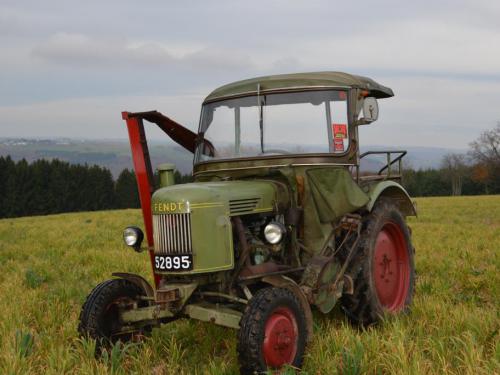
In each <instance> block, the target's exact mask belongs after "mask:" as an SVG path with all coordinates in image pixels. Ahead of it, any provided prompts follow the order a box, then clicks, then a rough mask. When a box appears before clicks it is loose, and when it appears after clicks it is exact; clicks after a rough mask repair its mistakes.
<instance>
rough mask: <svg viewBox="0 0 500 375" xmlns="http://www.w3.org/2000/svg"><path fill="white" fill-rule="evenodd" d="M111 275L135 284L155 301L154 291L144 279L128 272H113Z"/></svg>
mask: <svg viewBox="0 0 500 375" xmlns="http://www.w3.org/2000/svg"><path fill="white" fill-rule="evenodd" d="M111 275H112V276H115V277H119V278H120V279H125V280H128V281H130V282H132V283H134V284H135V285H137V286H138V287H139V288H141V289H142V290H143V291H144V294H146V296H148V297H150V298H153V299H154V297H155V292H154V289H153V287H152V286H151V285H150V284H149V283H148V282H147V280H146V279H145V278H144V277H142V276H139V275H136V274H133V273H127V272H113V273H112V274H111Z"/></svg>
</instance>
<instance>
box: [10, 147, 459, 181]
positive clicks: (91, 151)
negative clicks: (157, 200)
mask: <svg viewBox="0 0 500 375" xmlns="http://www.w3.org/2000/svg"><path fill="white" fill-rule="evenodd" d="M148 144H149V151H150V154H151V160H152V163H153V167H155V166H156V165H158V164H160V163H164V162H169V163H174V164H175V165H176V167H177V169H178V170H179V171H180V172H181V173H184V174H186V173H190V172H191V170H192V154H191V153H190V152H188V151H186V150H184V149H183V148H182V147H181V146H178V145H177V144H175V143H172V142H167V141H164V142H161V141H154V140H153V141H150V142H149V143H148ZM385 149H393V150H394V149H396V148H394V147H384V146H365V147H362V149H361V151H362V152H365V151H367V150H385ZM397 149H406V150H407V151H408V155H407V156H406V157H405V162H406V163H407V165H408V166H410V167H412V168H414V169H420V168H423V169H425V168H438V167H439V165H440V163H441V160H442V158H443V156H444V155H446V154H447V153H451V152H453V153H457V152H458V153H465V152H466V150H455V149H447V148H435V147H406V148H405V147H401V148H397ZM0 155H2V156H6V155H10V156H11V157H12V158H13V159H14V160H20V159H23V158H24V159H26V160H28V161H33V160H36V159H42V158H43V159H55V158H57V159H60V160H64V161H68V162H70V163H74V164H85V163H87V164H97V165H100V166H103V167H107V168H109V169H110V170H111V172H112V173H113V175H114V176H115V177H116V176H117V175H118V174H119V173H120V172H121V171H122V170H123V169H124V168H129V169H131V168H132V159H131V156H130V145H129V143H128V141H127V140H84V139H68V138H54V139H27V138H0ZM368 159H369V160H366V162H365V163H364V167H365V169H370V170H372V169H375V168H377V167H380V166H382V165H385V158H384V157H374V156H370V157H369V158H368Z"/></svg>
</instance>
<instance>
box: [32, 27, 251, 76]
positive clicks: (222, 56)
mask: <svg viewBox="0 0 500 375" xmlns="http://www.w3.org/2000/svg"><path fill="white" fill-rule="evenodd" d="M33 54H34V56H37V57H40V58H42V59H44V60H45V61H48V62H52V63H56V64H63V65H69V66H75V65H76V66H82V65H83V66H91V67H92V66H94V67H106V66H108V67H112V68H116V67H119V66H124V65H125V66H127V65H133V66H136V67H147V66H157V67H163V68H164V67H174V68H181V67H182V68H191V69H203V70H211V69H218V70H242V69H243V70H247V69H251V68H253V66H254V64H253V63H252V61H251V58H250V57H249V56H248V55H246V54H244V53H241V52H239V51H237V50H234V49H231V50H228V49H224V48H220V47H215V48H212V47H205V48H201V49H197V50H194V51H190V52H187V53H184V54H174V53H172V52H171V51H170V50H169V48H168V46H166V45H164V44H162V43H158V42H153V41H134V42H132V41H128V40H125V39H117V38H115V39H111V38H93V37H90V36H88V35H84V34H74V33H57V34H55V35H52V36H51V37H50V38H48V39H47V40H46V41H44V42H42V43H41V44H39V45H38V46H36V47H34V48H33Z"/></svg>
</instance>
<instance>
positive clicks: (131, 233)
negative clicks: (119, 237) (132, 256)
mask: <svg viewBox="0 0 500 375" xmlns="http://www.w3.org/2000/svg"><path fill="white" fill-rule="evenodd" d="M143 239H144V233H142V230H140V229H139V228H137V227H127V228H125V230H124V231H123V241H124V242H125V245H127V246H130V247H133V248H134V250H136V251H138V250H139V249H140V248H141V244H142V240H143Z"/></svg>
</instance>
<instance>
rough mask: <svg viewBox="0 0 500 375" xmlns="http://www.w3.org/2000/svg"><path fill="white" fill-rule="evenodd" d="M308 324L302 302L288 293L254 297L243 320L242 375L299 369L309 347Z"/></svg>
mask: <svg viewBox="0 0 500 375" xmlns="http://www.w3.org/2000/svg"><path fill="white" fill-rule="evenodd" d="M305 322H306V320H305V314H304V311H303V310H302V307H301V305H300V302H299V301H298V299H297V297H295V295H294V294H293V293H292V292H291V291H290V290H288V289H282V288H274V287H270V288H265V289H261V290H259V291H258V292H257V293H255V295H254V297H253V298H252V299H251V300H250V303H249V304H248V305H247V307H246V309H245V312H244V314H243V317H242V318H241V323H240V331H239V334H238V336H239V337H238V338H239V343H238V354H239V360H240V369H241V373H242V374H254V373H262V372H266V371H267V370H269V369H279V368H281V367H283V366H285V365H290V366H293V367H296V368H300V366H301V365H302V360H303V356H304V351H305V346H306V335H307V332H306V323H305Z"/></svg>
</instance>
